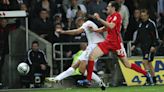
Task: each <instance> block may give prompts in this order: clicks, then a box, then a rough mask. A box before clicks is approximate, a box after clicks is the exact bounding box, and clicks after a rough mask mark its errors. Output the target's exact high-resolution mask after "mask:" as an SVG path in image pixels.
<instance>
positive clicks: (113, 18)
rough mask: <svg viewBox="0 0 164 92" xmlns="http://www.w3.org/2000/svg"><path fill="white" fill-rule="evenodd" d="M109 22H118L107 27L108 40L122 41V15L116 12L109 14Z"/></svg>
mask: <svg viewBox="0 0 164 92" xmlns="http://www.w3.org/2000/svg"><path fill="white" fill-rule="evenodd" d="M106 21H107V22H109V23H110V22H113V23H115V24H116V26H115V27H114V28H113V29H111V28H107V31H108V35H107V38H106V40H108V41H112V42H113V41H115V42H121V41H122V38H121V34H120V30H121V24H122V18H121V15H120V14H119V13H118V12H116V13H114V14H112V15H109V16H108V17H107V19H106Z"/></svg>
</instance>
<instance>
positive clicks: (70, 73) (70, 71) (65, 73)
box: [55, 67, 75, 81]
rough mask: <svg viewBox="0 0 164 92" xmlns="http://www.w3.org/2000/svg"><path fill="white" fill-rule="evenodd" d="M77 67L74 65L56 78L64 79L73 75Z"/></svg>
mask: <svg viewBox="0 0 164 92" xmlns="http://www.w3.org/2000/svg"><path fill="white" fill-rule="evenodd" d="M74 71H75V69H74V68H73V67H70V68H68V69H67V70H66V71H64V72H62V73H60V74H59V75H58V76H56V77H55V79H56V80H59V81H60V80H62V79H64V78H66V77H69V76H71V75H72V74H73V73H74Z"/></svg>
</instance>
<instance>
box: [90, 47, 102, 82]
mask: <svg viewBox="0 0 164 92" xmlns="http://www.w3.org/2000/svg"><path fill="white" fill-rule="evenodd" d="M102 55H104V53H103V51H102V50H101V49H100V48H99V47H98V46H97V47H95V48H94V50H93V51H92V53H91V54H90V56H89V61H88V68H87V72H88V75H87V80H89V81H90V80H91V77H92V72H93V67H94V60H96V59H97V58H99V57H100V56H102Z"/></svg>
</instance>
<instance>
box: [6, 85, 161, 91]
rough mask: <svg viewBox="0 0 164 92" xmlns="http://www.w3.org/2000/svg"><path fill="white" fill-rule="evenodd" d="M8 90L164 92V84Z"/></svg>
mask: <svg viewBox="0 0 164 92" xmlns="http://www.w3.org/2000/svg"><path fill="white" fill-rule="evenodd" d="M3 92H5V91H3ZM6 92H164V86H135V87H109V88H107V89H106V90H105V91H101V89H100V88H65V89H64V88H63V89H52V88H51V89H33V90H31V89H29V90H28V89H26V90H7V91H6Z"/></svg>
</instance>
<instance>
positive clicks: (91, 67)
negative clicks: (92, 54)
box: [87, 60, 94, 81]
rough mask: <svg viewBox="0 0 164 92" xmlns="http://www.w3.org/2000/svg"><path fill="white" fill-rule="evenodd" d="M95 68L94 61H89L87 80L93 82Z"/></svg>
mask: <svg viewBox="0 0 164 92" xmlns="http://www.w3.org/2000/svg"><path fill="white" fill-rule="evenodd" d="M93 66H94V61H93V60H89V61H88V68H87V73H88V74H87V80H89V81H91V79H92V72H93Z"/></svg>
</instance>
